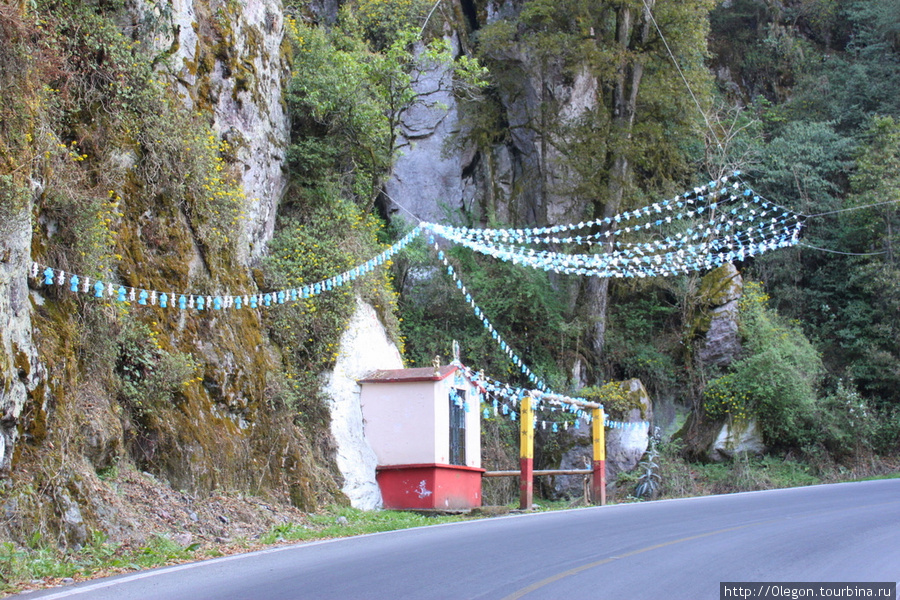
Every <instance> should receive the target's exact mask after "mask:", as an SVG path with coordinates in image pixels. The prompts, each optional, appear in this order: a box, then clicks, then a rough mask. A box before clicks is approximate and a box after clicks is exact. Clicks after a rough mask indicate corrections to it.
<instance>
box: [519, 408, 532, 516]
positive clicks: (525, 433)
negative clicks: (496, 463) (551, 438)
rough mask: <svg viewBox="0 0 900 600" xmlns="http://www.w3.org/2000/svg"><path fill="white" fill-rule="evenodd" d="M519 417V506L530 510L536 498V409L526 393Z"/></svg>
mask: <svg viewBox="0 0 900 600" xmlns="http://www.w3.org/2000/svg"><path fill="white" fill-rule="evenodd" d="M520 412H521V418H520V419H519V427H520V430H519V508H521V509H524V510H530V509H531V504H532V499H533V498H534V410H532V408H531V396H529V395H527V394H526V395H525V396H524V397H523V398H522V403H521V406H520Z"/></svg>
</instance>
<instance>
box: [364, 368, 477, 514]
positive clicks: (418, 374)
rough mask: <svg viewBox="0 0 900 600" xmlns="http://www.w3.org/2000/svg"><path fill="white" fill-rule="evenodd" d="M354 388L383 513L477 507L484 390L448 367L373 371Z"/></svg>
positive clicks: (464, 375)
mask: <svg viewBox="0 0 900 600" xmlns="http://www.w3.org/2000/svg"><path fill="white" fill-rule="evenodd" d="M359 384H360V386H361V392H360V404H361V405H362V413H363V423H364V428H365V435H366V439H367V440H368V442H369V445H370V446H371V447H372V450H374V452H375V455H376V457H377V458H378V467H377V470H376V476H375V477H376V480H377V482H378V486H379V488H380V489H381V496H382V499H383V501H384V506H385V508H393V509H437V510H442V509H450V510H465V509H470V508H475V507H478V506H481V477H482V474H483V473H484V469H482V468H481V412H480V398H481V394H482V393H483V390H481V389H480V388H479V386H477V385H476V384H475V383H474V382H472V381H471V380H470V379H469V378H468V377H467V376H466V374H465V372H464V371H463V370H462V369H460V368H458V367H457V366H455V365H447V366H434V367H425V368H417V369H393V370H383V371H375V372H374V373H372V374H371V375H369V376H368V377H366V378H364V379H361V380H360V381H359Z"/></svg>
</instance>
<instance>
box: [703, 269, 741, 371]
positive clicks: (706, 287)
mask: <svg viewBox="0 0 900 600" xmlns="http://www.w3.org/2000/svg"><path fill="white" fill-rule="evenodd" d="M743 289H744V284H743V279H742V278H741V275H740V273H738V270H737V269H736V268H735V266H734V265H732V264H730V263H729V264H726V265H722V266H721V267H719V268H718V269H715V270H713V271H710V272H709V273H707V274H706V275H705V276H704V277H703V279H702V280H701V281H700V289H699V291H698V304H700V306H701V310H703V311H704V316H703V317H702V318H701V319H700V320H699V322H698V324H697V329H696V331H697V333H699V334H703V335H704V337H703V339H702V340H701V342H700V344H699V347H698V349H697V359H698V360H699V361H700V362H701V363H702V364H704V365H715V366H720V367H721V366H725V365H728V364H729V363H731V362H732V361H733V360H735V359H736V358H737V357H738V356H739V355H740V352H741V338H740V333H739V331H738V301H739V300H740V297H741V294H742V293H743Z"/></svg>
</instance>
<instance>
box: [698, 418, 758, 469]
mask: <svg viewBox="0 0 900 600" xmlns="http://www.w3.org/2000/svg"><path fill="white" fill-rule="evenodd" d="M765 451H766V445H765V444H764V443H763V439H762V433H761V432H760V431H759V427H758V426H757V423H756V419H755V418H750V419H731V418H729V419H728V420H727V421H726V422H725V423H724V424H723V425H722V428H721V429H720V430H719V433H718V435H717V436H716V439H715V440H714V441H713V443H712V445H711V446H710V448H709V453H708V456H709V458H710V460H713V461H715V462H722V461H725V460H731V459H733V458H734V457H735V456H737V455H739V454H754V455H761V454H764V453H765Z"/></svg>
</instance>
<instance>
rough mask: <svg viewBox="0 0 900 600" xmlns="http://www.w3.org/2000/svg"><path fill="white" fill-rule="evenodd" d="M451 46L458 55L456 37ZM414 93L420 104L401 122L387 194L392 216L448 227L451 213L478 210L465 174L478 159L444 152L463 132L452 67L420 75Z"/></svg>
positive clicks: (436, 69)
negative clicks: (449, 141) (455, 96)
mask: <svg viewBox="0 0 900 600" xmlns="http://www.w3.org/2000/svg"><path fill="white" fill-rule="evenodd" d="M450 43H451V46H452V47H453V50H454V54H455V53H457V52H458V51H459V40H458V39H457V38H456V36H454V37H452V38H451V39H450ZM419 51H421V50H419ZM413 87H414V89H415V91H416V93H417V94H418V95H419V98H420V100H419V102H417V103H415V104H414V105H413V106H411V107H410V108H409V109H408V110H406V111H404V112H403V114H402V115H401V116H400V136H399V137H398V139H397V148H398V151H399V155H398V157H397V160H396V163H395V165H394V169H393V174H392V176H391V178H390V179H389V180H388V181H387V183H386V184H385V191H386V194H387V196H388V201H389V203H390V210H391V212H394V213H397V214H399V216H401V217H402V218H404V219H406V220H407V221H409V222H410V223H416V224H418V222H419V221H429V222H435V223H437V222H443V221H446V218H447V215H446V214H445V209H447V208H449V209H451V210H459V209H461V208H463V209H470V208H471V206H472V202H473V201H474V195H475V191H474V189H473V188H472V186H471V182H467V181H465V180H464V178H463V171H464V170H466V168H467V166H468V164H467V163H469V162H471V161H472V160H474V156H472V155H471V153H469V156H465V155H464V153H453V154H451V155H445V153H444V152H443V149H444V145H445V144H446V143H447V142H448V140H450V139H451V138H452V137H453V136H454V135H455V134H456V133H458V131H459V124H458V120H459V114H458V111H457V104H456V99H455V98H454V97H453V94H452V92H451V90H452V87H453V73H452V71H451V70H450V68H449V65H446V64H438V65H434V67H433V68H432V69H430V70H427V71H424V72H422V73H420V74H419V77H418V78H417V79H416V81H415V82H414V83H413Z"/></svg>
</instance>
